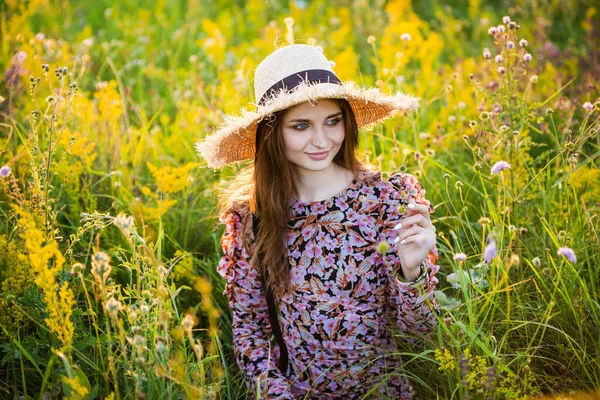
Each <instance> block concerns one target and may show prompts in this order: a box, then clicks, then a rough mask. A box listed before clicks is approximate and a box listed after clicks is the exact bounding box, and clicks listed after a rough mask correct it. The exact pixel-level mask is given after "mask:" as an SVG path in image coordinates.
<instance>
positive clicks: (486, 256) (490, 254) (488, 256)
mask: <svg viewBox="0 0 600 400" xmlns="http://www.w3.org/2000/svg"><path fill="white" fill-rule="evenodd" d="M494 257H496V239H494V238H492V237H490V238H488V245H487V246H485V249H484V250H483V261H485V262H486V264H489V263H491V262H492V260H493V259H494Z"/></svg>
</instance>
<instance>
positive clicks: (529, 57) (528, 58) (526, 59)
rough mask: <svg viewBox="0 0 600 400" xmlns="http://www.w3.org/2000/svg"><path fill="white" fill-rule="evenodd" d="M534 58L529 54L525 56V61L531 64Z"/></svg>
mask: <svg viewBox="0 0 600 400" xmlns="http://www.w3.org/2000/svg"><path fill="white" fill-rule="evenodd" d="M532 58H533V57H532V56H531V54H529V53H525V54H523V61H526V62H529V61H531V59H532Z"/></svg>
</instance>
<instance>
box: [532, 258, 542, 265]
mask: <svg viewBox="0 0 600 400" xmlns="http://www.w3.org/2000/svg"><path fill="white" fill-rule="evenodd" d="M531 263H532V264H533V266H534V267H536V268H539V267H540V266H541V265H542V261H541V260H540V258H539V257H535V258H534V259H532V260H531Z"/></svg>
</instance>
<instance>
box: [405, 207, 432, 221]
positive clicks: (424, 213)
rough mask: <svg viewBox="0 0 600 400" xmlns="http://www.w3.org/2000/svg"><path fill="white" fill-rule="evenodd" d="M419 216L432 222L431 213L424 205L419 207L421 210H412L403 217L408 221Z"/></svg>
mask: <svg viewBox="0 0 600 400" xmlns="http://www.w3.org/2000/svg"><path fill="white" fill-rule="evenodd" d="M417 215H421V216H423V218H425V219H427V220H431V216H430V215H431V213H430V212H429V209H428V208H427V206H424V205H421V204H420V205H419V208H418V209H417V208H415V209H414V210H410V212H407V213H406V214H404V215H403V216H402V218H403V219H407V218H411V217H414V216H417Z"/></svg>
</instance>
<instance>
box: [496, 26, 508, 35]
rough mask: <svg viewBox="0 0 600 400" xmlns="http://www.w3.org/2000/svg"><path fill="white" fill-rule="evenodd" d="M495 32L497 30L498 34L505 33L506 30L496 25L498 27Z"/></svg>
mask: <svg viewBox="0 0 600 400" xmlns="http://www.w3.org/2000/svg"><path fill="white" fill-rule="evenodd" d="M496 30H497V31H498V32H499V33H504V32H505V31H506V28H505V27H504V25H498V26H497V27H496Z"/></svg>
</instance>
